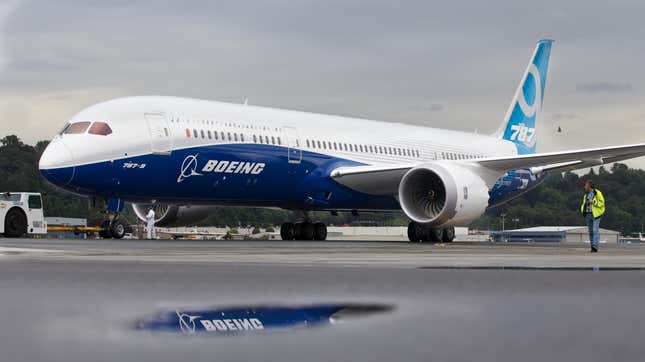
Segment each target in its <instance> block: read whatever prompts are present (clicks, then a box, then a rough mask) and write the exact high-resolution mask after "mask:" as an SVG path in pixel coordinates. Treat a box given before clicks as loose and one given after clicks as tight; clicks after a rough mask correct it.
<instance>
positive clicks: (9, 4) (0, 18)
mask: <svg viewBox="0 0 645 362" xmlns="http://www.w3.org/2000/svg"><path fill="white" fill-rule="evenodd" d="M18 3H19V0H6V1H5V2H3V3H0V75H2V72H3V71H4V70H5V68H6V66H7V63H8V62H9V56H8V54H7V51H6V49H5V46H6V40H5V37H6V35H5V30H6V26H7V21H8V20H9V16H10V15H11V14H12V13H13V11H14V10H15V9H16V7H17V6H18Z"/></svg>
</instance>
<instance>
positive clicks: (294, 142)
mask: <svg viewBox="0 0 645 362" xmlns="http://www.w3.org/2000/svg"><path fill="white" fill-rule="evenodd" d="M282 129H283V130H284V135H285V136H286V141H287V152H288V154H287V158H288V159H289V163H292V164H300V162H301V161H302V149H301V148H300V140H299V139H298V130H297V129H295V128H294V127H290V126H284V127H282Z"/></svg>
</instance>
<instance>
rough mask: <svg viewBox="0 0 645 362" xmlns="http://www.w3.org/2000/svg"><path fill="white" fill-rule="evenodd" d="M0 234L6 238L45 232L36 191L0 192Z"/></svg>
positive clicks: (39, 199)
mask: <svg viewBox="0 0 645 362" xmlns="http://www.w3.org/2000/svg"><path fill="white" fill-rule="evenodd" d="M0 234H2V235H4V236H5V237H8V238H19V237H21V236H23V235H25V234H47V225H46V223H45V217H44V215H43V200H42V197H41V195H40V194H39V193H36V192H4V193H2V194H0Z"/></svg>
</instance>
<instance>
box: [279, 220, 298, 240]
mask: <svg viewBox="0 0 645 362" xmlns="http://www.w3.org/2000/svg"><path fill="white" fill-rule="evenodd" d="M294 231H295V230H294V225H293V223H291V222H285V223H284V224H282V226H280V238H282V240H293V239H295V235H294Z"/></svg>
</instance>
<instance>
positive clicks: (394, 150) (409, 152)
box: [306, 140, 420, 157]
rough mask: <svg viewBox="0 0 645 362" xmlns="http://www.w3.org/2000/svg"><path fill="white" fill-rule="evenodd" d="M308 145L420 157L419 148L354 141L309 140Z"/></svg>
mask: <svg viewBox="0 0 645 362" xmlns="http://www.w3.org/2000/svg"><path fill="white" fill-rule="evenodd" d="M306 143H307V147H308V148H313V149H323V150H336V151H346V152H361V153H377V154H382V155H395V156H408V157H420V155H419V150H414V149H410V148H399V147H389V146H376V145H361V144H353V143H342V142H331V141H319V140H307V141H306Z"/></svg>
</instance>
